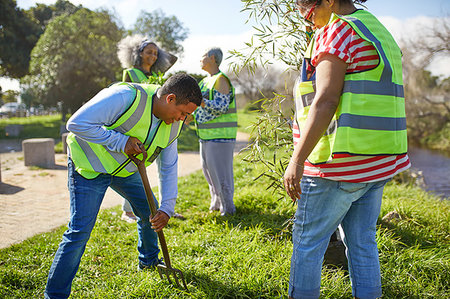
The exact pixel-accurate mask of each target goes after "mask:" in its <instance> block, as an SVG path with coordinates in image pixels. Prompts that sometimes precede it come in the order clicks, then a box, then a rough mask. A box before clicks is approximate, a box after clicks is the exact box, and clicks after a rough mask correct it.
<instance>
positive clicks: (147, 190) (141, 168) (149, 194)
mask: <svg viewBox="0 0 450 299" xmlns="http://www.w3.org/2000/svg"><path fill="white" fill-rule="evenodd" d="M141 148H142V149H143V146H142V147H141ZM142 154H143V157H142V160H139V159H138V158H136V156H133V155H128V158H130V159H131V161H133V162H134V163H135V164H136V166H137V168H138V171H139V174H140V175H141V179H142V183H143V185H144V189H145V195H146V197H147V202H148V206H149V207H150V212H151V214H152V218H153V217H155V216H156V213H157V209H156V204H155V199H154V197H153V192H152V188H151V187H150V183H149V180H148V176H147V171H146V170H145V161H146V160H147V151H146V150H145V149H144V150H143V153H142ZM157 234H158V238H159V244H160V245H161V250H162V252H163V256H164V263H165V264H166V266H167V268H172V265H171V263H170V256H169V250H168V249H167V243H166V238H165V237H164V233H163V231H162V230H160V231H159V232H157Z"/></svg>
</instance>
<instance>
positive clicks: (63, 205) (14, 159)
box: [0, 132, 248, 248]
mask: <svg viewBox="0 0 450 299" xmlns="http://www.w3.org/2000/svg"><path fill="white" fill-rule="evenodd" d="M247 141H248V135H247V134H244V133H240V132H239V133H238V137H237V143H236V149H235V152H236V153H237V152H238V151H239V150H240V149H242V148H243V147H244V146H245V145H246V144H247ZM0 159H1V182H0V248H5V247H8V246H10V245H11V244H14V243H19V242H21V241H23V240H25V239H27V238H29V237H32V236H34V235H36V234H39V233H43V232H48V231H51V230H53V229H55V228H58V227H60V226H61V225H64V224H67V222H68V219H69V192H68V190H67V166H66V162H67V157H66V155H64V154H56V157H55V159H56V166H55V167H54V168H53V169H35V170H33V169H30V168H29V167H26V166H24V163H23V153H22V152H15V153H2V154H0ZM199 169H201V166H200V157H199V155H198V153H197V152H188V153H180V154H179V163H178V175H179V176H184V175H187V174H190V173H192V172H194V171H197V170H199ZM147 172H148V176H149V179H150V184H151V185H152V186H156V185H157V184H158V183H157V171H156V165H151V166H150V167H148V168H147ZM122 200H123V199H122V197H120V196H119V195H118V194H117V193H115V192H114V191H112V190H111V189H108V191H107V192H106V196H105V199H104V200H103V203H102V206H101V208H103V209H104V208H110V207H113V206H117V205H121V204H122ZM117 217H120V215H118V216H117Z"/></svg>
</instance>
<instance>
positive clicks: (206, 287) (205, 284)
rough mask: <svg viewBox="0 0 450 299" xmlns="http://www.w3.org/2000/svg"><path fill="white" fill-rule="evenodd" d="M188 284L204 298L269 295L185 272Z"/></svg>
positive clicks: (243, 286)
mask: <svg viewBox="0 0 450 299" xmlns="http://www.w3.org/2000/svg"><path fill="white" fill-rule="evenodd" d="M183 272H184V275H185V277H186V282H187V283H188V284H190V285H191V286H190V287H189V286H188V288H189V290H190V291H193V287H195V289H197V290H198V292H200V293H203V294H204V297H203V298H229V299H234V298H265V296H267V294H264V295H262V294H258V292H257V291H255V290H251V289H249V288H248V287H247V286H245V285H242V284H239V283H238V282H237V281H234V282H233V283H232V284H231V283H223V281H220V280H217V279H214V278H213V277H212V276H210V275H207V274H203V273H199V272H197V271H192V272H191V271H183Z"/></svg>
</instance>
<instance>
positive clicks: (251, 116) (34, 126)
mask: <svg viewBox="0 0 450 299" xmlns="http://www.w3.org/2000/svg"><path fill="white" fill-rule="evenodd" d="M238 118H239V122H238V126H239V127H238V129H239V130H240V131H244V132H247V133H250V129H249V125H250V124H251V123H252V122H253V121H255V120H256V118H257V114H256V113H252V112H244V111H243V110H240V111H239V112H238ZM67 119H68V118H67ZM14 124H17V125H22V126H23V129H22V131H21V133H20V135H19V136H17V137H11V136H6V134H5V127H6V126H7V125H14ZM61 124H62V123H61V115H59V114H58V115H49V116H31V117H13V118H3V119H0V139H11V138H17V139H28V138H44V137H45V138H54V139H55V152H57V153H62V143H61V136H60V135H59V132H60V126H61ZM198 150H199V144H198V138H197V135H196V132H195V128H194V126H193V124H191V125H189V126H186V125H185V126H183V131H182V133H181V135H180V138H179V139H178V151H180V152H185V151H198Z"/></svg>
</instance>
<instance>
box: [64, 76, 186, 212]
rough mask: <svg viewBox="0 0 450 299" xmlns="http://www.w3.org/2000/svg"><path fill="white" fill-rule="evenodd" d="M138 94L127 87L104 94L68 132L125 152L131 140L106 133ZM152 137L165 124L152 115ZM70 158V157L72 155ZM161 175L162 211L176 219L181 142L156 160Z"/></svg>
mask: <svg viewBox="0 0 450 299" xmlns="http://www.w3.org/2000/svg"><path fill="white" fill-rule="evenodd" d="M135 96H136V90H134V89H132V88H130V87H129V86H127V85H116V86H111V87H109V88H105V89H103V90H101V91H100V92H99V93H98V94H97V95H96V96H95V97H93V98H92V99H91V100H90V101H89V102H87V103H86V104H85V105H84V106H82V107H81V108H80V109H79V110H78V111H77V112H75V113H74V114H73V115H72V117H71V118H70V119H69V120H68V121H67V125H66V127H67V130H69V131H70V132H72V133H74V134H75V135H77V136H78V137H80V138H82V139H84V140H86V141H89V142H93V143H99V144H103V145H105V146H106V147H107V148H108V149H109V150H111V151H115V152H124V150H125V145H126V143H127V140H128V138H129V137H128V136H126V135H124V134H122V133H120V132H117V131H114V130H108V129H106V127H107V126H110V125H111V124H113V123H114V122H115V121H116V120H118V119H119V117H120V116H122V115H123V113H124V112H125V111H126V110H127V109H128V108H129V107H130V106H131V104H132V103H133V100H134V98H135ZM152 118H153V119H152V126H151V128H150V136H151V135H152V134H154V132H155V130H156V128H157V127H158V124H159V123H160V122H161V120H160V119H158V118H157V117H156V116H155V115H153V114H152ZM69 156H70V153H69ZM156 161H157V164H158V172H159V186H160V188H159V198H160V207H159V210H161V211H163V212H164V213H166V214H167V215H169V216H170V217H172V215H173V213H174V210H175V203H176V198H177V195H178V186H177V181H178V151H177V140H175V141H174V142H173V143H172V144H170V145H169V146H168V147H166V148H165V149H163V150H162V151H161V153H160V155H159V158H158V159H157V160H156Z"/></svg>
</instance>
